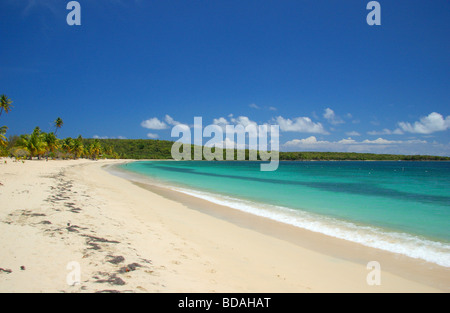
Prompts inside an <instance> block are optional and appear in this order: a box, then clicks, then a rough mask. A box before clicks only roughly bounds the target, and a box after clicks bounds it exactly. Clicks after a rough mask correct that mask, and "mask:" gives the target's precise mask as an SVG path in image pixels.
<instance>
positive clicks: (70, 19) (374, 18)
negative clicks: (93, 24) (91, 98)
mask: <svg viewBox="0 0 450 313" xmlns="http://www.w3.org/2000/svg"><path fill="white" fill-rule="evenodd" d="M66 9H67V10H70V12H69V13H68V14H67V18H66V21H67V25H69V26H74V25H76V26H80V25H81V5H80V3H79V2H78V1H70V2H68V3H67V6H66ZM366 9H367V10H371V11H370V12H369V14H367V17H366V21H367V24H368V25H370V26H373V25H381V5H380V3H379V2H378V1H370V2H369V3H367V5H366Z"/></svg>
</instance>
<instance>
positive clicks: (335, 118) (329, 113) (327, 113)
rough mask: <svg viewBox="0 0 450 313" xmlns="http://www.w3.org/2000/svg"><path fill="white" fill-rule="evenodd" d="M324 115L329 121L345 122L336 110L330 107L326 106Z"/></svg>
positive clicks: (334, 123) (331, 122)
mask: <svg viewBox="0 0 450 313" xmlns="http://www.w3.org/2000/svg"><path fill="white" fill-rule="evenodd" d="M323 117H324V118H325V119H326V120H327V121H328V123H330V124H333V125H338V124H343V123H345V122H344V121H343V120H342V119H341V118H340V117H339V116H337V115H336V114H335V113H334V111H333V110H332V109H330V108H326V109H325V112H324V113H323Z"/></svg>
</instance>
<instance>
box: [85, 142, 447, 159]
mask: <svg viewBox="0 0 450 313" xmlns="http://www.w3.org/2000/svg"><path fill="white" fill-rule="evenodd" d="M84 140H85V142H91V141H92V140H93V139H84ZM99 141H100V142H101V143H102V144H103V145H105V146H107V147H111V149H112V150H113V151H114V152H115V153H116V154H117V155H118V157H119V158H121V159H164V160H166V159H172V156H171V148H172V145H173V141H166V140H153V139H100V140H99ZM213 152H214V150H213ZM245 152H246V159H247V160H248V159H249V157H248V155H249V151H248V150H246V151H245ZM193 155H194V154H193V147H191V156H192V159H193ZM224 155H225V154H224ZM224 159H225V157H224ZM235 159H237V158H236V151H235ZM280 160H282V161H294V160H295V161H309V160H314V161H344V160H346V161H347V160H350V161H388V160H391V161H398V160H403V161H444V160H447V161H448V160H450V157H440V156H427V155H395V154H372V153H352V152H280Z"/></svg>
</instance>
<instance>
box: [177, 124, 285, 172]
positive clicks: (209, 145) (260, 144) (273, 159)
mask: <svg viewBox="0 0 450 313" xmlns="http://www.w3.org/2000/svg"><path fill="white" fill-rule="evenodd" d="M193 129H194V134H193V141H192V132H191V128H190V127H189V126H187V125H184V124H179V125H175V126H174V127H173V128H172V132H171V136H172V137H179V139H178V140H177V141H175V143H174V144H173V145H172V149H171V153H172V158H173V159H174V160H177V161H180V160H192V159H194V160H208V161H213V160H217V161H223V160H224V159H225V160H227V161H234V160H238V161H244V160H247V157H246V155H247V154H248V160H249V161H257V160H258V159H259V160H261V161H270V162H269V163H262V164H261V167H260V168H261V171H275V170H277V168H278V164H279V133H280V130H279V126H278V125H267V124H265V125H256V124H255V123H250V124H248V125H245V126H244V125H241V124H238V125H224V126H219V125H216V124H214V125H207V126H206V127H204V128H203V123H202V117H194V126H193ZM180 136H181V137H180ZM204 137H206V138H211V139H209V140H208V141H207V142H205V143H204V142H203V138H204ZM235 137H236V140H235ZM247 139H248V143H247ZM192 144H193V146H192ZM269 147H270V149H269ZM258 157H259V158H258Z"/></svg>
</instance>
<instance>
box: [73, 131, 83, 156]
mask: <svg viewBox="0 0 450 313" xmlns="http://www.w3.org/2000/svg"><path fill="white" fill-rule="evenodd" d="M72 151H73V153H74V158H77V159H78V158H79V157H80V156H81V155H82V154H83V152H84V146H83V137H81V135H80V136H78V138H77V139H75V140H74V141H73V147H72Z"/></svg>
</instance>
